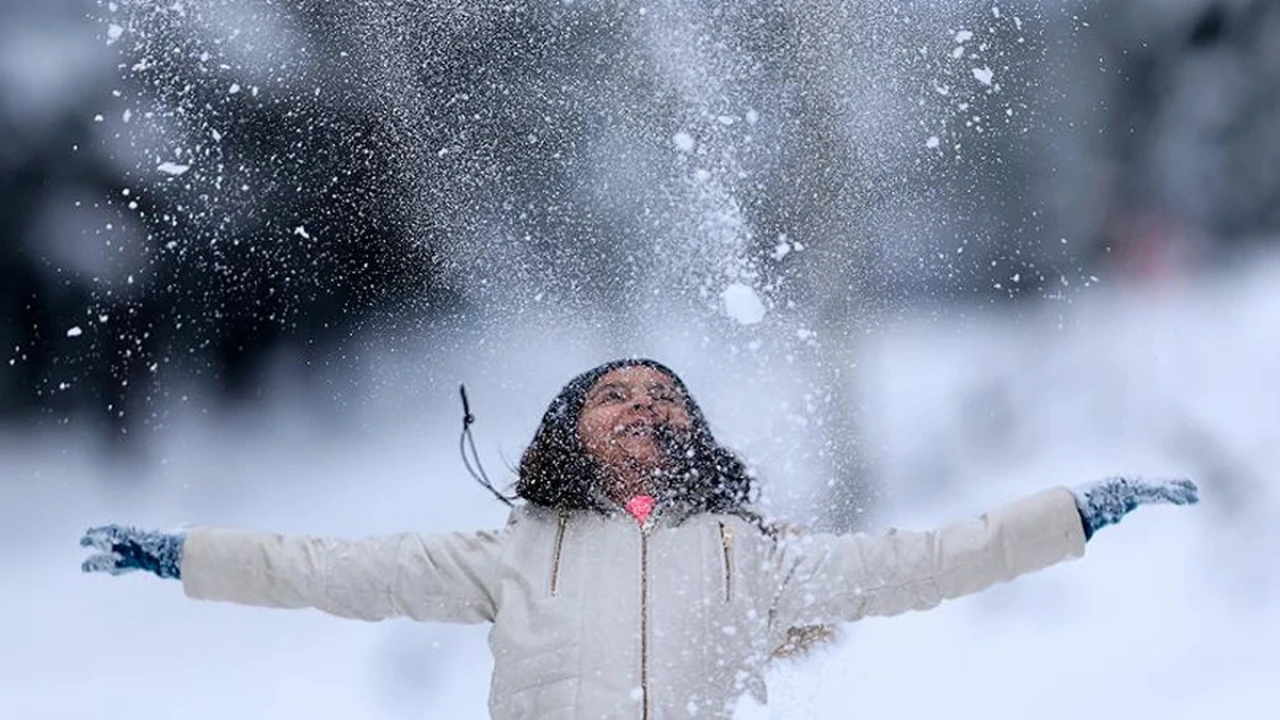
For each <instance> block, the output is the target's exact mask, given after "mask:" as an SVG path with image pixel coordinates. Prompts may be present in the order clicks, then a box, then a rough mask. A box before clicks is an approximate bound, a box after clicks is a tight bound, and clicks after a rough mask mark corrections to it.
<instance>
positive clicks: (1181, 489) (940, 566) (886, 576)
mask: <svg viewBox="0 0 1280 720" xmlns="http://www.w3.org/2000/svg"><path fill="white" fill-rule="evenodd" d="M1196 500H1197V496H1196V490H1195V485H1194V484H1193V483H1191V482H1190V481H1183V480H1179V481H1166V480H1156V481H1145V480H1140V479H1136V478H1130V479H1119V478H1109V479H1107V480H1103V481H1100V482H1097V483H1090V484H1088V485H1082V486H1077V487H1075V488H1054V489H1051V490H1046V491H1043V492H1040V493H1037V494H1035V495H1032V496H1030V497H1028V498H1025V499H1022V500H1019V501H1017V502H1014V503H1011V504H1009V505H1006V506H1004V507H1001V508H999V509H997V510H995V511H993V512H990V513H986V514H984V515H981V516H979V517H977V518H973V519H970V520H963V521H960V522H955V523H952V524H950V525H947V526H946V527H943V528H941V529H939V530H933V531H928V532H906V531H899V530H890V531H889V532H886V533H883V534H880V535H866V534H861V533H859V534H849V535H824V534H819V535H812V536H800V537H797V538H793V539H789V540H785V541H783V542H781V543H780V544H779V554H778V558H779V562H780V571H781V573H782V582H781V589H780V591H779V594H778V598H777V600H776V602H775V613H776V621H777V622H778V623H786V626H788V627H790V626H799V625H810V624H821V623H829V622H838V621H850V620H857V619H859V618H862V617H866V616H868V615H896V614H898V613H902V612H906V611H909V610H927V609H930V608H932V607H935V606H936V605H938V604H939V603H941V602H942V601H943V600H947V599H952V598H958V597H961V596H964V595H968V594H971V593H975V592H978V591H980V590H983V589H985V588H987V587H989V586H990V585H993V584H995V583H997V582H1003V581H1008V580H1012V579H1014V578H1016V577H1018V576H1020V575H1025V574H1027V573H1031V572H1034V571H1037V570H1040V569H1043V568H1046V567H1048V566H1050V565H1054V564H1056V563H1059V562H1062V561H1064V560H1067V559H1071V558H1076V557H1080V556H1082V555H1083V554H1084V544H1085V542H1086V540H1087V539H1088V537H1089V536H1090V535H1092V533H1093V532H1094V531H1096V530H1097V529H1098V528H1100V527H1103V526H1105V525H1107V524H1111V523H1114V522H1116V521H1118V520H1119V519H1120V517H1121V516H1123V515H1124V514H1125V513H1126V512H1129V511H1130V510H1133V509H1134V508H1136V507H1137V506H1138V505H1140V504H1144V503H1149V502H1173V503H1177V504H1187V503H1193V502H1195V501H1196Z"/></svg>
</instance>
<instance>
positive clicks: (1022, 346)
mask: <svg viewBox="0 0 1280 720" xmlns="http://www.w3.org/2000/svg"><path fill="white" fill-rule="evenodd" d="M427 345H430V344H429V343H428V344H427ZM432 347H434V346H432ZM608 350H609V349H608V348H601V347H598V346H596V345H592V344H591V343H589V342H586V341H575V340H574V338H572V337H568V336H564V337H560V338H556V337H554V336H549V335H547V334H546V332H545V331H544V330H542V329H540V330H539V331H538V333H536V334H535V333H533V332H531V331H529V330H527V329H526V330H525V331H523V332H517V331H515V330H512V331H510V332H506V333H504V332H499V331H497V330H494V331H491V332H490V333H489V334H488V336H487V338H486V341H485V342H484V343H480V344H472V345H470V346H468V349H467V351H466V352H465V353H461V352H451V351H446V350H440V349H439V348H438V347H437V348H436V349H431V347H428V346H424V347H423V348H422V349H421V352H420V353H419V354H418V355H416V356H415V355H414V354H413V353H406V352H404V351H403V349H401V350H400V351H399V352H397V353H387V354H386V355H372V356H369V358H368V359H366V360H365V364H364V365H363V366H362V367H361V369H360V372H361V373H363V374H364V380H363V384H362V385H361V387H363V388H365V390H366V392H365V393H364V395H363V396H362V397H361V398H359V399H358V400H353V401H352V403H351V410H350V413H349V416H348V417H347V418H345V419H344V420H342V421H339V422H334V421H332V420H331V419H318V417H317V413H314V412H308V411H307V410H306V405H305V403H301V402H299V401H297V400H296V399H294V398H292V397H291V396H290V395H289V392H288V391H284V390H282V392H281V395H280V397H279V398H275V399H269V400H268V401H267V402H266V403H265V404H264V406H263V407H261V408H259V409H256V410H254V411H252V412H246V413H244V414H243V415H241V416H237V417H225V416H222V417H213V416H212V415H204V414H201V413H200V412H198V411H192V412H190V413H188V414H185V415H184V414H182V412H181V411H177V413H176V415H175V419H174V420H173V421H172V422H170V423H169V425H168V426H167V427H166V428H165V429H164V430H163V431H161V432H160V434H159V435H158V436H157V437H156V439H155V441H154V443H153V447H152V449H151V452H152V459H151V460H147V461H138V462H137V463H136V464H128V463H113V464H112V463H107V462H106V461H104V460H103V459H102V458H101V457H99V456H98V455H96V454H95V453H94V452H93V451H92V449H91V447H90V446H89V445H88V444H87V443H81V442H80V441H78V440H69V439H68V438H71V437H73V436H74V435H75V434H74V433H69V432H65V431H64V432H62V433H60V434H46V435H9V436H0V458H2V460H0V528H3V537H4V539H5V542H3V543H0V566H2V568H3V572H2V574H0V577H3V583H0V717H2V718H73V717H77V718H78V717H99V718H125V717H127V718H130V720H151V719H156V720H161V719H163V720H172V718H176V717H181V718H184V720H206V719H209V720H213V719H216V720H224V719H225V718H229V717H242V718H307V719H308V720H322V719H325V718H335V719H337V718H343V719H347V718H388V719H399V718H434V717H448V718H458V719H460V720H465V719H467V718H483V717H486V711H485V699H486V694H487V686H488V673H489V669H490V667H491V662H490V660H489V658H488V655H487V648H486V646H485V630H486V629H485V628H484V627H482V626H467V627H448V626H432V625H421V624H414V623H411V622H407V621H403V622H388V623H381V624H366V623H360V622H353V621H342V620H338V619H335V618H330V617H327V616H323V615H320V614H318V613H314V612H285V611H265V610H258V609H251V608H241V607H234V606H227V605H216V604H207V603H195V602H191V601H188V600H185V599H184V598H183V596H182V594H181V591H180V589H179V587H178V586H177V585H176V584H175V583H172V582H166V581H160V580H157V579H154V578H151V577H143V576H133V577H126V578H109V577H101V576H92V577H90V576H85V575H82V574H81V573H80V572H79V570H78V565H79V562H80V560H81V558H82V556H83V553H82V552H81V551H80V549H79V548H78V547H77V546H76V539H77V538H78V537H79V534H80V532H81V531H82V530H83V529H84V528H85V527H86V526H89V525H92V524H97V523H101V522H110V521H117V522H132V523H137V524H141V525H147V526H159V527H170V526H174V525H177V524H179V523H192V524H225V525H236V526H246V527H255V528H264V529H266V528H269V529H275V530H280V531H294V532H312V533H334V534H345V535H355V534H363V533H371V532H380V531H391V530H402V529H418V530H422V531H438V530H452V529H465V528H471V527H477V526H494V525H497V524H499V523H501V522H502V520H503V517H504V513H503V508H502V507H501V506H500V505H499V504H498V503H496V502H495V501H493V500H492V499H489V498H487V496H486V495H485V493H484V492H483V491H482V490H481V489H480V488H479V487H477V486H476V485H475V484H474V483H472V482H471V480H470V479H468V478H467V476H466V475H465V474H464V472H463V470H462V466H461V462H460V461H459V459H458V456H457V431H458V429H459V413H458V407H457V395H456V383H457V382H459V381H466V382H467V383H468V386H469V389H470V391H471V393H472V397H473V401H474V402H475V404H476V411H477V415H478V416H479V425H478V426H477V432H478V433H479V438H478V439H479V441H480V445H481V448H482V451H483V452H484V453H485V457H486V459H487V460H488V464H489V470H490V472H491V473H492V474H495V475H499V474H502V470H503V469H502V467H501V465H502V462H501V460H500V459H499V455H498V452H499V450H500V451H501V455H502V456H504V457H505V458H506V459H507V461H508V463H511V462H514V461H515V459H516V458H517V457H518V453H519V451H520V450H521V448H522V445H523V443H524V442H525V441H527V439H528V438H529V436H530V435H531V434H532V431H533V428H534V425H535V423H536V422H537V419H538V417H539V416H540V414H541V410H542V408H543V406H544V404H545V403H546V402H547V401H548V400H549V399H550V398H551V396H552V395H553V394H554V393H555V391H556V390H557V389H558V387H559V385H560V384H561V383H562V382H563V381H564V380H566V379H567V378H568V377H569V376H570V375H571V374H572V373H574V372H576V371H578V370H581V369H584V368H585V367H588V366H590V365H592V364H594V363H595V362H597V361H598V360H601V359H603V358H605V357H608V356H609V355H610V354H611V353H610V352H608ZM862 353H863V354H862V355H861V357H860V360H859V362H858V368H859V370H860V373H861V374H860V377H859V378H858V382H859V385H860V386H861V387H862V388H863V389H864V390H865V392H866V394H865V396H864V397H865V402H866V407H865V410H866V417H867V420H868V426H867V430H868V433H869V436H868V438H869V444H870V447H871V448H872V449H873V451H874V459H875V461H876V466H877V472H878V473H880V475H881V476H882V477H883V478H884V480H885V483H886V486H885V497H884V501H883V504H882V506H881V507H880V509H879V511H878V512H879V515H878V518H879V520H878V524H882V525H887V524H894V525H900V526H906V527H913V528H921V527H927V526H930V525H934V524H938V523H941V522H943V521H945V520H947V519H950V518H953V517H957V516H961V515H967V514H971V513H976V512H979V511H981V510H982V509H984V508H986V507H988V506H990V505H992V504H994V503H997V502H1001V501H1003V500H1007V499H1011V498H1012V497H1014V496H1016V495H1019V494H1022V493H1027V492H1031V491H1034V490H1036V489H1039V488H1041V487H1044V486H1047V485H1051V484H1058V483H1072V482H1078V481H1081V480H1087V479H1091V478H1094V477H1097V476H1099V475H1102V474H1106V473H1111V472H1121V471H1122V472H1139V473H1178V474H1189V475H1191V476H1193V477H1196V478H1197V479H1199V480H1200V481H1201V483H1202V494H1203V497H1204V502H1203V503H1202V505H1200V506H1198V507H1196V508H1193V509H1171V508H1145V509H1143V510H1141V511H1140V512H1138V513H1137V514H1135V515H1133V516H1130V517H1129V518H1127V519H1126V520H1125V522H1123V523H1122V524H1121V525H1119V526H1118V527H1115V528H1108V529H1106V530H1104V531H1102V532H1100V533H1099V535H1098V536H1097V537H1096V538H1095V539H1094V540H1093V542H1091V543H1090V545H1089V551H1088V554H1087V556H1086V557H1085V559H1083V560H1082V561H1079V562H1075V563H1070V564H1067V565H1064V566H1060V567H1055V568H1052V569H1050V570H1047V571H1045V572H1042V573H1039V574H1037V575H1034V576H1031V577H1028V578H1024V579H1022V580H1020V581H1018V582H1016V583H1013V584H1009V585H1004V586H1001V587H998V588H995V589H993V590H991V591H988V592H986V593H984V594H981V595H978V596H975V597H972V598H967V599H964V600H961V601H957V602H953V603H949V604H947V605H944V606H943V607H941V608H939V609H937V610H935V611H932V612H929V613H920V614H912V615H904V616H900V617H896V618H892V619H877V620H869V621H865V622H863V623H859V624H857V625H854V626H850V627H849V628H847V631H846V633H845V636H844V638H843V639H842V640H841V641H840V642H839V643H838V644H836V645H834V646H830V647H827V648H822V649H820V650H818V651H816V652H815V653H813V654H812V655H811V656H809V657H807V658H805V659H802V660H797V661H792V662H789V663H786V664H783V665H780V666H778V667H777V668H776V670H775V671H774V674H773V684H772V691H773V694H774V701H773V703H772V707H771V716H772V717H775V718H848V717H866V718H872V717H880V718H884V717H893V718H917V717H948V718H968V717H973V718H979V717H980V718H983V719H984V720H995V719H1001V718H1009V719H1011V720H1012V719H1014V718H1017V719H1019V720H1021V719H1022V718H1027V717H1035V718H1041V719H1044V720H1049V719H1056V718H1062V719H1063V720H1067V719H1070V720H1080V718H1120V717H1124V718H1134V717H1159V718H1164V719H1166V720H1180V719H1184V718H1186V719H1190V718H1231V719H1232V720H1246V719H1252V718H1257V719H1259V720H1262V719H1264V718H1275V717H1280V685H1278V684H1277V683H1276V679H1277V678H1278V677H1280V655H1278V654H1277V651H1276V648H1277V647H1280V483H1277V475H1278V473H1280V411H1278V410H1277V408H1278V407H1280V402H1278V400H1280V392H1278V390H1280V383H1278V382H1277V380H1276V378H1275V373H1276V370H1277V369H1280V259H1277V258H1269V259H1267V258H1264V259H1261V260H1259V261H1258V262H1256V263H1254V264H1252V265H1251V266H1250V267H1248V268H1246V269H1243V270H1237V271H1230V272H1227V273H1225V274H1222V275H1213V276H1205V277H1202V278H1200V279H1198V280H1193V281H1190V282H1187V283H1183V284H1180V285H1177V286H1166V287H1162V288H1155V289H1151V290H1148V291H1144V292H1139V291H1137V290H1123V291H1122V290H1112V289H1108V288H1107V286H1106V285H1105V284H1104V285H1102V286H1100V287H1097V288H1094V289H1091V290H1089V291H1087V292H1084V293H1079V294H1076V295H1074V296H1072V299H1071V300H1069V301H1068V300H1057V301H1055V300H1047V301H1044V302H1042V303H1041V304H1039V305H1037V306H1035V307H1031V306H1022V307H1020V308H1017V309H1016V310H1000V311H996V310H985V311H984V310H983V309H982V308H979V307H971V308H967V309H964V310H963V311H961V310H960V309H955V308H953V309H949V310H945V311H938V312H923V311H922V312H920V313H916V314H912V315H909V316H907V317H903V318H901V319H900V320H899V321H895V322H891V323H885V324H883V325H880V326H878V327H877V328H876V329H875V330H874V332H873V333H872V334H871V335H869V336H868V338H867V343H866V346H865V347H864V348H863V349H862ZM647 354H651V355H654V356H657V357H659V358H664V359H668V360H670V362H671V363H672V364H673V365H674V366H675V367H676V368H677V369H678V370H680V371H681V372H682V373H683V374H686V375H687V379H689V381H690V384H691V385H692V386H693V389H694V391H695V393H697V394H698V396H699V399H700V400H701V401H702V403H703V404H704V406H705V407H706V408H707V410H708V414H709V415H710V417H711V420H712V422H713V424H716V425H717V426H718V427H720V428H722V430H723V433H722V434H723V435H724V436H725V437H726V438H727V439H728V441H729V442H730V443H731V444H734V445H736V446H737V447H738V448H739V449H740V450H741V451H743V453H744V455H746V456H748V457H755V456H756V454H755V453H753V447H755V446H756V442H757V440H759V438H760V436H759V434H758V433H759V430H758V429H757V430H753V426H754V427H756V428H760V427H773V425H771V419H770V418H772V416H773V415H774V414H776V413H775V410H774V408H776V407H777V405H776V403H777V398H778V395H779V393H781V392H782V388H784V387H787V385H786V380H787V379H786V378H785V376H784V373H783V371H781V370H780V371H779V372H778V373H777V377H778V381H777V385H776V386H770V385H768V384H767V382H768V381H767V380H761V379H760V378H767V377H770V376H769V375H768V374H767V373H765V374H762V373H761V372H760V368H758V367H754V366H752V365H751V363H752V360H751V356H750V354H749V353H730V352H727V351H725V352H710V353H704V352H702V351H701V350H699V349H697V348H690V347H689V346H687V345H682V344H681V343H679V342H676V341H673V340H671V339H670V338H668V339H667V340H665V341H661V342H655V343H654V344H653V345H652V351H651V352H649V353H647ZM735 377H739V378H750V379H751V383H752V385H751V387H750V390H751V391H750V392H743V387H742V383H740V382H735V380H734V378H735ZM198 406H199V403H197V402H191V403H190V404H189V407H193V408H194V407H198ZM780 427H783V428H785V427H787V426H785V425H783V426H780ZM761 447H763V444H762V445H761ZM761 454H762V455H764V457H761V458H758V459H759V460H760V465H761V467H762V468H763V469H764V471H765V472H766V474H768V471H769V470H770V468H771V467H772V468H783V467H789V466H788V465H786V464H785V463H783V462H782V461H781V460H780V459H779V458H778V457H777V455H776V452H762V453H761ZM779 476H781V477H782V479H781V480H779V479H778V477H779ZM766 481H768V479H766ZM773 482H775V483H780V482H785V483H791V484H799V481H797V480H796V479H795V478H794V477H791V476H790V475H789V474H788V473H786V472H781V471H779V472H778V473H776V474H775V475H774V476H773ZM785 490H787V489H786V488H781V489H779V488H777V487H775V488H774V491H773V492H772V493H771V494H772V495H775V496H777V495H785V494H786V493H785V492H784V491H785ZM803 491H804V489H803V488H796V492H803ZM747 715H750V716H751V717H755V716H756V713H745V712H744V717H745V716H747Z"/></svg>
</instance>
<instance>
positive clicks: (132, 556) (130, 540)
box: [80, 525, 186, 579]
mask: <svg viewBox="0 0 1280 720" xmlns="http://www.w3.org/2000/svg"><path fill="white" fill-rule="evenodd" d="M185 540H186V536H185V535H183V534H181V533H161V532H153V531H150V530H139V529H138V528H133V527H125V526H121V525H105V526H102V527H96V528H90V529H89V530H88V531H86V532H85V534H84V537H82V538H80V546H81V547H92V548H95V549H97V550H101V551H102V552H100V553H96V554H94V555H91V556H90V557H89V559H87V560H85V561H84V563H82V564H81V565H80V569H81V570H83V571H84V572H105V573H109V574H111V575H122V574H124V573H127V572H134V571H136V570H145V571H147V572H149V573H153V574H155V575H156V576H157V577H162V578H174V579H177V578H179V577H180V575H181V571H182V543H183V542H184V541H185Z"/></svg>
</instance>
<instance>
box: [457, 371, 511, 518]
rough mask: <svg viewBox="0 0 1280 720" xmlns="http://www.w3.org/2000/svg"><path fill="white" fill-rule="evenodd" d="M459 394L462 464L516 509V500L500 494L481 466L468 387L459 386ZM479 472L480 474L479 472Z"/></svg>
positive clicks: (459, 445) (497, 495)
mask: <svg viewBox="0 0 1280 720" xmlns="http://www.w3.org/2000/svg"><path fill="white" fill-rule="evenodd" d="M458 392H459V393H460V394H461V395H462V437H460V438H458V452H459V454H461V455H462V464H463V465H465V466H466V468H467V472H468V473H470V474H471V477H473V478H475V481H476V482H478V483H480V485H482V486H483V487H484V488H485V489H486V490H488V491H489V492H491V493H493V496H494V497H496V498H498V499H499V500H501V501H502V502H504V503H506V505H507V507H515V504H514V503H513V502H511V501H512V500H513V499H514V498H509V497H507V496H506V495H503V494H502V493H501V492H498V489H497V488H495V487H494V486H493V483H492V482H491V481H490V480H489V475H488V474H487V473H485V471H484V466H483V465H481V464H480V453H479V452H477V451H476V442H475V439H474V438H473V437H472V436H471V423H474V422H475V421H476V417H475V415H472V414H471V403H469V402H467V386H466V385H459V386H458ZM468 449H470V450H471V456H472V457H474V458H475V463H476V464H475V467H472V466H471V460H470V459H469V458H468V457H467V450H468ZM477 470H478V472H477Z"/></svg>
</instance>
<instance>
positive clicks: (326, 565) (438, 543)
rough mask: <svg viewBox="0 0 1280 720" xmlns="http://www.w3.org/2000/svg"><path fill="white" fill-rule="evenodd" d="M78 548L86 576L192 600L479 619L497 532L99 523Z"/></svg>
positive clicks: (493, 567)
mask: <svg viewBox="0 0 1280 720" xmlns="http://www.w3.org/2000/svg"><path fill="white" fill-rule="evenodd" d="M81 544H82V545H85V546H91V547H95V548H97V549H99V550H101V551H102V552H101V553H99V554H97V555H94V556H93V557H90V558H89V559H88V560H86V561H85V563H84V565H83V569H84V570H85V571H86V572H107V573H111V574H120V573H123V572H129V571H131V570H147V571H150V572H152V573H154V574H156V575H158V576H160V577H168V578H178V579H180V580H181V581H182V585H183V590H184V592H185V593H186V594H187V595H188V596H189V597H192V598H196V599H200V600H217V601H224V602H236V603H241V604H246V605H258V606H263V607H275V608H316V609H318V610H321V611H323V612H326V613H330V614H332V615H337V616H340V617H349V618H357V619H362V620H383V619H387V618H393V617H410V618H413V619H415V620H435V621H448V622H483V621H488V620H492V619H493V617H494V615H495V614H496V612H497V601H496V593H497V583H498V581H497V574H498V557H499V554H500V552H501V547H502V534H501V533H489V532H478V533H443V534H437V535H418V534H413V533H399V534H393V535H382V536H371V537H366V538H362V539H359V540H340V539H334V538H320V537H306V536H286V535H275V534H268V533H258V532H249V531H243V530H222V529H208V528H206V529H198V530H193V531H191V532H190V533H185V534H168V533H155V532H148V531H144V530H138V529H136V528H127V527H121V526H106V527H102V528H94V529H91V530H90V531H89V532H88V533H86V535H85V537H84V538H82V539H81Z"/></svg>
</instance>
